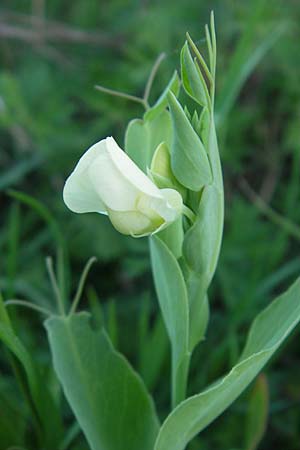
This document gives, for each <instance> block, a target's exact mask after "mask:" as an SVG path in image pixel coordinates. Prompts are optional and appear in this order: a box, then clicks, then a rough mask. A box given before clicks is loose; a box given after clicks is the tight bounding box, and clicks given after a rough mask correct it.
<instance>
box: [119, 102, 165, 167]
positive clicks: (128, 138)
mask: <svg viewBox="0 0 300 450" xmlns="http://www.w3.org/2000/svg"><path fill="white" fill-rule="evenodd" d="M171 135H172V124H171V117H170V113H169V112H168V111H167V110H164V111H162V112H161V113H160V114H159V115H157V116H155V117H154V118H152V119H151V120H141V119H134V120H132V121H131V122H129V125H128V127H127V130H126V134H125V151H126V153H127V154H128V155H129V156H130V158H131V159H132V160H133V161H134V162H135V163H136V164H137V165H138V166H139V168H140V169H142V170H143V172H145V173H147V167H150V165H151V161H152V157H153V154H154V152H155V150H156V148H157V146H158V145H159V144H161V143H162V142H165V143H166V145H167V146H168V147H169V148H170V146H171Z"/></svg>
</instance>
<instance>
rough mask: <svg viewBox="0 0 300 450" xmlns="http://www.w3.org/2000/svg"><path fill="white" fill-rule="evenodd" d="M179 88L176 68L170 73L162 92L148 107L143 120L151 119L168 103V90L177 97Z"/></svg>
mask: <svg viewBox="0 0 300 450" xmlns="http://www.w3.org/2000/svg"><path fill="white" fill-rule="evenodd" d="M179 90H180V79H179V76H178V73H177V70H175V72H174V73H173V75H172V78H171V80H170V81H169V83H168V85H167V86H166V88H165V89H164V91H163V93H162V94H161V95H160V97H159V98H158V100H157V101H156V102H155V104H154V105H153V106H151V108H150V109H148V110H147V111H146V112H145V114H144V120H152V119H154V118H155V117H156V116H158V115H159V114H160V113H161V112H162V111H163V110H164V109H165V108H166V107H167V105H168V99H167V94H168V92H169V91H171V92H173V94H174V95H175V96H176V97H177V96H178V94H179Z"/></svg>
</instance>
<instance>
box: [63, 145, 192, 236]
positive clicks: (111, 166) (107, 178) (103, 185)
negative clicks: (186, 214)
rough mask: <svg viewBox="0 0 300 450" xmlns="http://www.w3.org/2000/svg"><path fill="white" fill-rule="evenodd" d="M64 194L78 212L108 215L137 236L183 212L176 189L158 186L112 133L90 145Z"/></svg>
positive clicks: (166, 222)
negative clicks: (129, 155) (127, 153)
mask: <svg viewBox="0 0 300 450" xmlns="http://www.w3.org/2000/svg"><path fill="white" fill-rule="evenodd" d="M63 198H64V202H65V204H66V205H67V206H68V208H69V209H71V210H72V211H74V212H76V213H86V212H97V213H100V214H106V215H108V216H109V218H110V220H111V222H112V224H113V225H114V227H115V228H116V229H117V230H118V231H119V232H120V233H123V234H129V235H132V236H135V237H140V236H146V235H149V234H153V233H156V232H158V231H160V230H162V229H163V228H165V227H166V226H168V225H169V224H170V223H172V222H174V221H175V220H176V219H177V218H178V217H179V216H180V214H181V213H182V207H183V204H182V197H181V195H180V194H179V193H178V192H177V191H176V190H174V189H158V187H157V186H155V184H154V183H153V182H152V181H151V180H150V179H149V178H148V177H147V176H146V175H145V174H144V173H143V172H142V171H141V170H140V169H139V168H138V167H137V166H136V165H135V163H134V162H133V161H132V160H131V159H130V158H129V157H128V156H127V155H126V153H125V152H123V150H121V148H120V147H119V146H118V145H117V143H116V142H115V140H114V139H113V138H112V137H108V138H106V139H103V140H102V141H100V142H97V143H96V144H95V145H93V146H92V147H90V148H89V149H88V150H87V151H86V152H85V153H84V155H83V156H82V157H81V158H80V160H79V161H78V163H77V165H76V167H75V169H74V171H73V172H72V173H71V175H70V176H69V178H68V179H67V181H66V184H65V187H64V192H63Z"/></svg>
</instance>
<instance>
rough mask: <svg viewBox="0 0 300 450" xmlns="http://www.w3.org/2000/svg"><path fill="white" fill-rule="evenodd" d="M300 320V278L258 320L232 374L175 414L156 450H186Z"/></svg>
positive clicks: (187, 402) (182, 404)
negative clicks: (188, 444) (191, 441)
mask: <svg viewBox="0 0 300 450" xmlns="http://www.w3.org/2000/svg"><path fill="white" fill-rule="evenodd" d="M299 320H300V278H298V279H297V281H296V282H295V283H294V284H293V285H292V286H291V287H290V288H289V289H288V290H287V291H286V292H285V293H284V294H282V295H281V296H279V297H278V298H277V299H276V300H274V301H273V302H272V303H271V304H270V305H269V306H268V307H267V308H266V309H265V310H264V311H262V312H261V313H260V314H259V315H258V316H257V318H256V319H255V320H254V322H253V324H252V327H251V329H250V332H249V335H248V339H247V343H246V345H245V349H244V351H243V353H242V356H241V358H240V360H239V362H238V363H237V364H236V365H235V366H234V367H233V368H232V369H231V371H230V372H229V373H228V374H227V375H225V376H224V377H223V378H221V380H218V381H216V382H215V383H214V384H212V385H211V386H210V387H208V388H207V389H206V390H205V391H203V392H202V393H200V394H198V395H194V396H193V397H190V398H189V399H187V400H185V401H183V402H182V403H181V404H180V405H178V407H177V408H176V409H175V410H173V411H172V412H171V414H170V415H169V416H168V417H167V418H166V420H165V422H164V423H163V425H162V427H161V429H160V432H159V435H158V437H157V440H156V444H155V450H184V449H185V447H186V445H187V443H188V442H189V441H190V440H191V439H192V438H193V437H194V436H196V435H197V434H198V433H200V432H201V431H202V430H203V429H204V428H205V427H207V426H208V425H209V424H210V423H211V422H212V421H213V420H214V419H216V417H218V416H219V415H220V414H221V413H222V412H223V411H224V410H225V409H226V408H228V407H229V406H230V405H231V403H232V402H234V400H235V399H236V398H237V397H238V396H239V395H240V394H241V393H242V392H243V390H244V389H245V388H246V387H247V386H248V385H249V384H250V383H251V381H252V380H253V379H254V378H255V377H256V375H257V374H258V373H259V372H260V370H261V369H262V367H263V366H264V365H265V364H266V363H267V362H268V360H269V359H270V358H271V356H272V355H273V353H274V352H275V351H276V350H277V349H278V347H279V346H280V344H281V343H282V342H283V341H284V339H285V338H286V337H287V336H288V335H289V333H290V332H291V331H292V330H293V329H294V328H295V326H296V325H297V324H298V322H299Z"/></svg>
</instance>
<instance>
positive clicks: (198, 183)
mask: <svg viewBox="0 0 300 450" xmlns="http://www.w3.org/2000/svg"><path fill="white" fill-rule="evenodd" d="M168 101H169V106H170V112H171V116H172V124H173V140H172V144H171V164H172V169H173V172H174V175H175V176H176V178H177V180H178V181H179V182H180V183H181V184H182V185H183V186H185V187H187V188H189V189H191V190H193V191H199V190H200V189H201V188H202V187H203V186H204V185H206V184H209V183H210V182H211V180H212V175H211V170H210V165H209V161H208V156H207V153H206V151H205V148H204V146H203V144H202V142H201V140H200V138H199V136H198V135H197V133H196V132H195V130H194V129H193V127H192V125H191V123H190V122H189V120H188V118H187V117H186V114H185V113H184V111H183V109H182V107H181V105H180V103H179V102H178V100H177V99H176V97H175V96H174V94H172V93H171V92H170V93H169V94H168Z"/></svg>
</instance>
